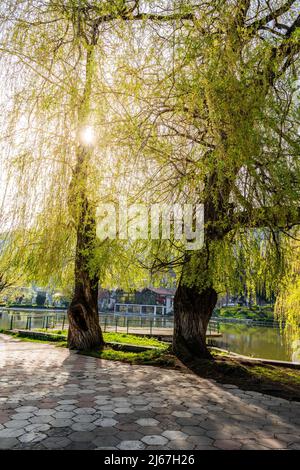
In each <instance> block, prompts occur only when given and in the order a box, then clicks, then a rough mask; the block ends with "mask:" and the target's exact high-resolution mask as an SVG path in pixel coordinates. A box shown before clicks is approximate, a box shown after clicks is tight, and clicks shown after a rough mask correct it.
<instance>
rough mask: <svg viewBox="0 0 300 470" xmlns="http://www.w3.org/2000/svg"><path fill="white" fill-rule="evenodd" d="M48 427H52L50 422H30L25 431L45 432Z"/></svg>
mask: <svg viewBox="0 0 300 470" xmlns="http://www.w3.org/2000/svg"><path fill="white" fill-rule="evenodd" d="M48 429H50V426H49V424H29V425H28V426H26V428H25V431H26V432H31V431H34V432H45V431H48Z"/></svg>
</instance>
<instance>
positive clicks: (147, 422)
mask: <svg viewBox="0 0 300 470" xmlns="http://www.w3.org/2000/svg"><path fill="white" fill-rule="evenodd" d="M136 423H137V424H138V425H139V426H156V425H157V424H159V421H157V419H153V418H141V419H138V420H137V421H136Z"/></svg>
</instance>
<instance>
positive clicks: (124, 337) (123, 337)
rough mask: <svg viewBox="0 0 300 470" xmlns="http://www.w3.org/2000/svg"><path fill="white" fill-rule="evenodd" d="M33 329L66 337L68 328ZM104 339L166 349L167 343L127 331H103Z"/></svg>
mask: <svg viewBox="0 0 300 470" xmlns="http://www.w3.org/2000/svg"><path fill="white" fill-rule="evenodd" d="M34 331H40V332H42V333H48V334H54V335H61V336H65V337H67V334H68V330H49V329H48V330H46V329H45V328H37V329H35V330H34ZM103 337H104V341H105V342H106V343H110V342H111V343H121V344H133V345H135V346H154V347H157V348H160V349H167V348H168V346H169V344H168V343H165V342H163V341H159V340H158V339H156V338H150V337H147V336H137V335H131V334H127V333H114V332H105V333H103Z"/></svg>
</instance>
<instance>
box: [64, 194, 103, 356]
mask: <svg viewBox="0 0 300 470" xmlns="http://www.w3.org/2000/svg"><path fill="white" fill-rule="evenodd" d="M95 240H96V225H95V219H94V216H93V210H92V208H91V207H90V205H89V203H88V200H87V198H86V197H84V201H83V204H82V206H81V211H80V217H79V221H78V228H77V245H76V254H75V287H74V295H73V298H72V301H71V304H70V306H69V309H68V318H69V331H68V347H69V348H70V349H78V350H89V349H95V348H98V349H99V348H100V349H101V348H103V346H104V339H103V335H102V331H101V328H100V324H99V314H98V276H96V275H91V274H90V272H89V267H88V263H89V257H90V256H91V254H92V252H93V248H94V244H95Z"/></svg>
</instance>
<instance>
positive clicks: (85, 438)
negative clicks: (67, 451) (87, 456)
mask: <svg viewBox="0 0 300 470" xmlns="http://www.w3.org/2000/svg"><path fill="white" fill-rule="evenodd" d="M94 437H95V436H94V434H93V433H92V432H90V431H77V432H76V431H75V432H73V433H72V434H69V436H68V438H69V439H71V441H74V442H92V441H93V439H94Z"/></svg>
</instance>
